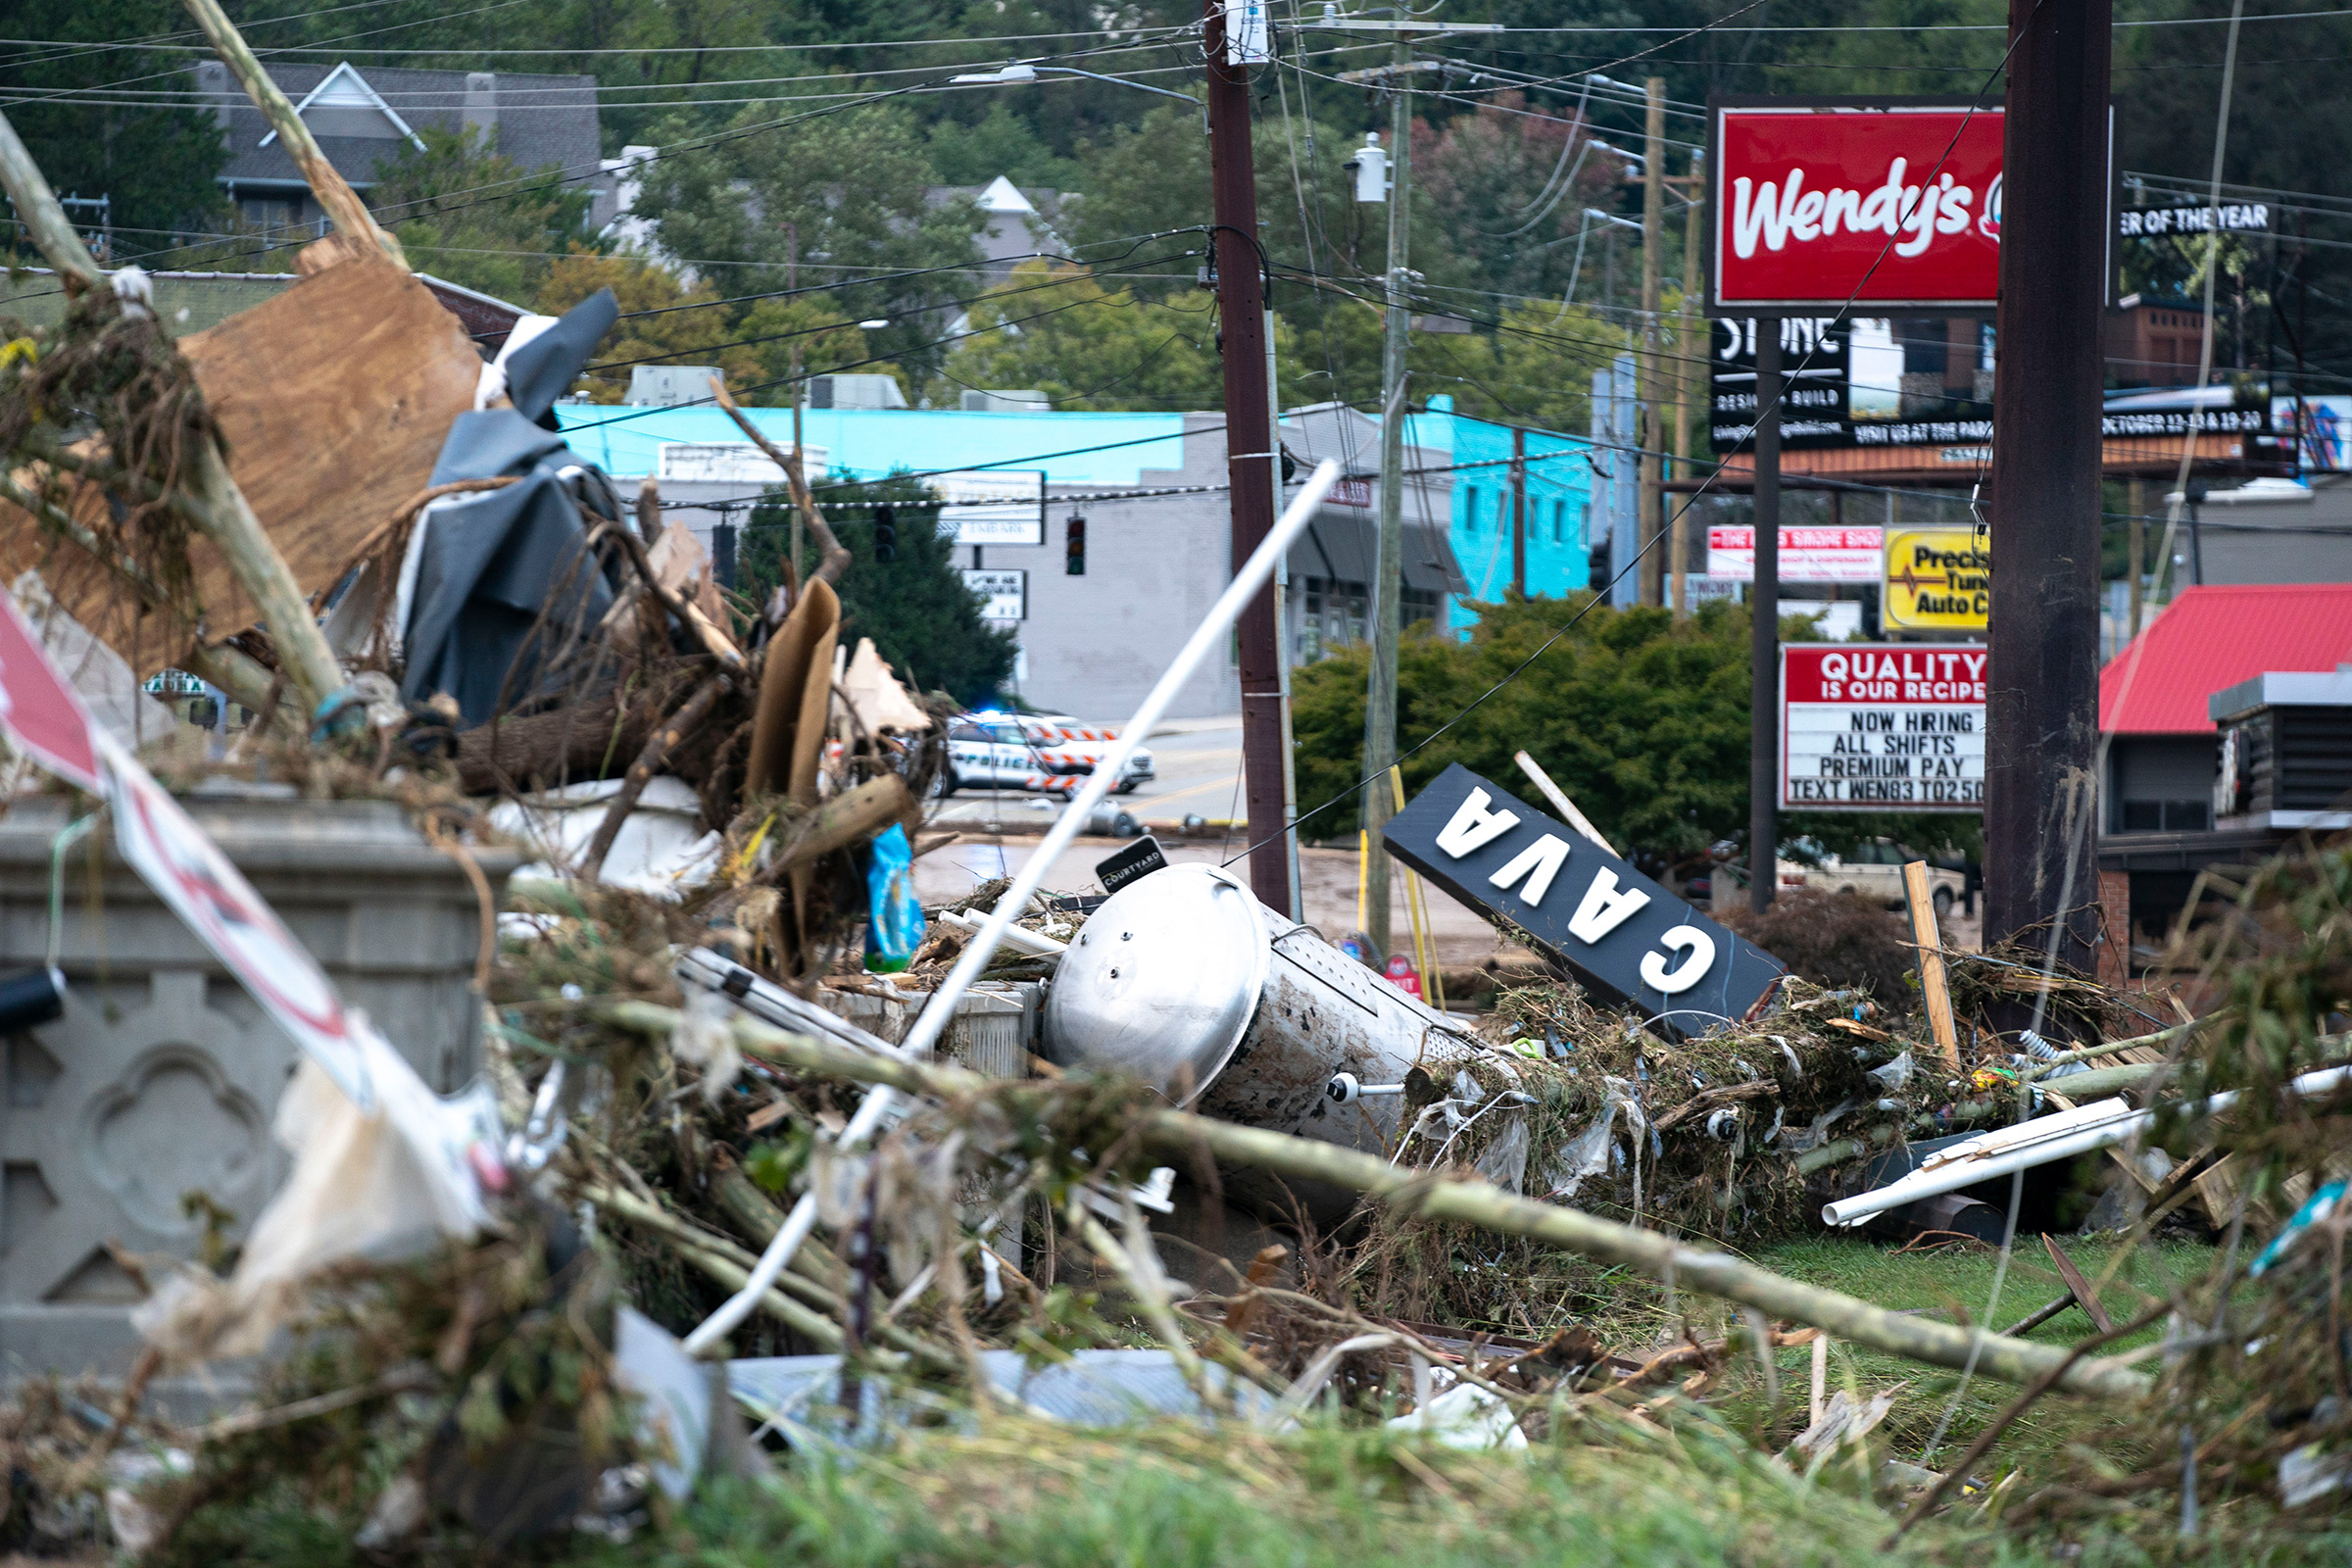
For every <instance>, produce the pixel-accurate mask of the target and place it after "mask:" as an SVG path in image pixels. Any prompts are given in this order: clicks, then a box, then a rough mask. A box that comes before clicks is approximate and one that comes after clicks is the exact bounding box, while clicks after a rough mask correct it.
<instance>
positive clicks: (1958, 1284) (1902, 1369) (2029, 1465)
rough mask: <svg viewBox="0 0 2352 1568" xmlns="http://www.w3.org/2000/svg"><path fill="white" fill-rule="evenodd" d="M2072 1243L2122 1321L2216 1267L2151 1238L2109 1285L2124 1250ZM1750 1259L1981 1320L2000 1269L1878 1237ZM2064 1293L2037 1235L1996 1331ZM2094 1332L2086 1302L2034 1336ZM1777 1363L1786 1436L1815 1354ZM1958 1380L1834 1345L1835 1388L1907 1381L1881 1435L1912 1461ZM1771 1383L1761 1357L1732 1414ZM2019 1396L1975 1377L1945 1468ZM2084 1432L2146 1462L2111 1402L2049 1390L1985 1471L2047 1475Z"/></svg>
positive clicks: (1778, 1248) (2131, 1343) (2022, 1250)
mask: <svg viewBox="0 0 2352 1568" xmlns="http://www.w3.org/2000/svg"><path fill="white" fill-rule="evenodd" d="M2062 1245H2063V1246H2064V1247H2065V1249H2066V1252H2067V1255H2068V1256H2069V1257H2070V1258H2072V1259H2073V1260H2074V1263H2075V1266H2076V1267H2077V1268H2079V1269H2081V1270H2082V1274H2083V1277H2084V1278H2085V1279H2087V1280H2088V1281H2089V1282H2090V1283H2091V1285H2092V1286H2093V1287H2094V1289H2097V1290H2098V1294H2099V1299H2100V1302H2101V1304H2102V1305H2104V1306H2105V1307H2106V1309H2107V1312H2108V1315H2109V1316H2110V1317H2111V1318H2113V1319H2114V1320H2115V1321H2117V1322H2118V1323H2126V1322H2129V1321H2131V1319H2132V1318H2133V1317H2136V1316H2138V1315H2139V1313H2140V1311H2141V1310H2142V1308H2143V1306H2144V1305H2145V1304H2150V1303H2151V1299H2152V1298H2153V1297H2157V1296H2161V1295H2163V1294H2165V1292H2166V1291H2167V1290H2168V1289H2170V1287H2171V1286H2172V1285H2173V1284H2175V1283H2176V1282H2187V1281H2192V1280H2195V1279H2198V1278H2201V1277H2202V1276H2203V1275H2204V1274H2205V1273H2206V1272H2207V1271H2208V1270H2210V1269H2211V1268H2212V1266H2213V1263H2214V1251H2213V1249H2211V1248H2209V1247H2205V1246H2201V1245H2198V1244H2196V1243H2187V1242H2159V1243H2147V1244H2142V1245H2141V1246H2139V1247H2138V1248H2135V1249H2133V1250H2131V1251H2130V1253H2129V1254H2128V1255H2126V1256H2125V1257H2124V1260H2123V1264H2122V1266H2121V1268H2119V1269H2118V1270H2117V1272H2116V1275H2115V1278H2114V1280H2113V1282H2112V1283H2111V1284H2108V1285H2105V1286H2103V1287H2102V1286H2101V1284H2100V1282H2101V1280H2102V1279H2103V1278H2104V1277H2105V1275H2106V1271H2107V1270H2108V1268H2109V1267H2110V1266H2111V1264H2113V1262H2114V1260H2115V1258H2116V1255H2117V1253H2118V1251H2119V1250H2120V1249H2119V1248H2118V1247H2117V1246H2116V1244H2114V1243H2111V1242H2091V1241H2083V1242H2076V1241H2073V1240H2071V1239H2069V1240H2067V1241H2065V1242H2063V1243H2062ZM1749 1256H1750V1259H1751V1260H1752V1261H1753V1262H1755V1263H1756V1264H1758V1265H1759V1266H1760V1267H1763V1268H1768V1269H1771V1270H1773V1271H1774V1272H1776V1273H1780V1274H1786V1275H1788V1276H1789V1278H1791V1279H1795V1280H1801V1281H1803V1282H1804V1283H1806V1284H1808V1285H1818V1286H1822V1287H1824V1288H1826V1289H1830V1290H1836V1291H1842V1292H1844V1293H1845V1294H1847V1295H1849V1296H1857V1297H1860V1298H1861V1299H1864V1300H1866V1301H1869V1302H1871V1303H1873V1304H1874V1305H1878V1306H1883V1307H1887V1308H1888V1309H1890V1310H1896V1311H1901V1310H1906V1309H1911V1308H1919V1307H1927V1308H1940V1309H1944V1310H1946V1311H1948V1310H1950V1309H1952V1308H1955V1307H1957V1308H1959V1309H1960V1310H1963V1311H1965V1312H1966V1313H1967V1315H1968V1317H1969V1320H1970V1321H1972V1322H1973V1321H1978V1320H1982V1319H1984V1317H1985V1307H1986V1305H1987V1303H1988V1301H1989V1299H1990V1295H1991V1289H1992V1279H1993V1273H1994V1270H1995V1268H1996V1266H1997V1264H1998V1256H1997V1254H1996V1253H1995V1252H1993V1251H1992V1250H1990V1249H1985V1248H1975V1247H1966V1248H1964V1247H1958V1246H1955V1247H1949V1248H1943V1249H1939V1250H1936V1251H1931V1252H1902V1253H1897V1252H1895V1251H1894V1250H1891V1249H1890V1248H1887V1247H1886V1246H1883V1245H1881V1244H1879V1243H1876V1242H1871V1241H1867V1240H1863V1239H1860V1238H1849V1237H1831V1236H1820V1237H1805V1238H1801V1239H1799V1240H1795V1241H1789V1242H1782V1243H1778V1244H1775V1245H1773V1246H1770V1247H1765V1248H1760V1249H1758V1250H1755V1251H1754V1252H1752V1253H1750V1254H1749ZM2065 1289H2066V1287H2065V1283H2064V1282H2063V1281H2062V1280H2060V1278H2059V1277H2058V1271H2057V1270H2056V1269H2055V1268H2054V1267H2052V1266H2051V1264H2050V1259H2049V1256H2048V1254H2047V1253H2046V1252H2044V1251H2043V1250H2042V1248H2041V1244H2040V1242H2039V1240H2038V1239H2034V1238H2021V1239H2020V1245H2019V1246H2018V1247H2017V1248H2016V1249H2014V1250H2013V1251H2012V1253H2011V1255H2010V1259H2009V1268H2008V1273H2007V1276H2006V1278H2005V1279H2004V1280H2003V1281H2002V1286H2001V1296H2000V1301H1999V1304H1998V1306H1997V1307H1996V1308H1995V1309H1994V1311H1993V1313H1992V1327H1994V1328H1996V1329H1997V1328H2007V1327H2008V1326H2009V1325H2010V1324H2012V1323H2015V1322H2017V1321H2018V1320H2019V1319H2021V1318H2023V1317H2025V1316H2026V1315H2027V1314H2028V1313H2030V1312H2032V1311H2034V1309H2035V1308H2037V1307H2039V1306H2041V1305H2042V1304H2043V1303H2044V1302H2046V1301H2049V1300H2051V1299H2055V1298H2056V1297H2058V1296H2060V1295H2062V1294H2063V1293H2064V1291H2065ZM1715 1310H1717V1311H1720V1308H1716V1309H1715ZM1947 1321H1948V1319H1947ZM2094 1332H2096V1331H2095V1329H2094V1327H2093V1325H2092V1324H2091V1321H2090V1319H2089V1318H2088V1317H2086V1316H2085V1315H2083V1313H2082V1310H2081V1309H2080V1308H2077V1307H2070V1308H2069V1309H2068V1310H2066V1311H2064V1312H2061V1313H2059V1314H2058V1316H2057V1317H2055V1318H2053V1319H2051V1320H2050V1321H2049V1322H2048V1323H2045V1324H2043V1325H2042V1326H2041V1327H2040V1328H2038V1329H2035V1330H2034V1332H2033V1333H2031V1334H2029V1335H2027V1336H2026V1338H2027V1339H2029V1340H2032V1341H2034V1342H2037V1343H2040V1344H2045V1345H2060V1346H2064V1345H2072V1344H2074V1343H2076V1342H2077V1341H2079V1340H2082V1339H2085V1338H2087V1337H2089V1336H2090V1335H2091V1334H2092V1333H2094ZM2161 1332H2162V1330H2161V1326H2150V1327H2148V1328H2145V1329H2142V1330H2140V1331H2139V1332H2138V1333H2136V1334H2134V1335H2131V1336H2130V1337H2128V1338H2126V1339H2122V1340H2119V1341H2117V1342H2116V1344H2115V1346H2114V1349H2116V1350H2128V1349H2133V1348H2138V1347H2140V1346H2142V1345H2147V1344H2152V1343H2154V1341H2155V1340H2156V1339H2157V1338H2158V1337H2159V1335H2160V1334H2161ZM2103 1353H2104V1352H2103ZM1776 1359H1777V1362H1778V1365H1779V1367H1780V1371H1781V1378H1782V1384H1783V1391H1784V1402H1785V1403H1787V1404H1788V1405H1789V1406H1790V1408H1789V1409H1788V1410H1787V1411H1785V1412H1784V1413H1783V1415H1782V1416H1781V1417H1780V1418H1779V1419H1778V1420H1776V1421H1774V1422H1771V1423H1769V1436H1770V1437H1773V1438H1778V1439H1780V1440H1781V1441H1783V1442H1785V1441H1786V1439H1787V1438H1788V1437H1790V1436H1793V1435H1794V1433H1795V1431H1796V1430H1797V1429H1798V1428H1801V1427H1802V1426H1803V1424H1804V1416H1803V1407H1804V1403H1805V1399H1806V1395H1807V1392H1808V1391H1807V1384H1808V1382H1809V1380H1810V1377H1811V1367H1812V1352H1811V1350H1810V1349H1809V1348H1800V1349H1794V1350H1784V1351H1781V1352H1780V1353H1779V1355H1778V1357H1777V1358H1776ZM1960 1381H1961V1380H1960V1375H1959V1374H1958V1373H1956V1372H1950V1371H1946V1370H1944V1369H1942V1368H1940V1367H1930V1366H1923V1365H1921V1364H1920V1363H1918V1362H1916V1361H1909V1360H1905V1359H1903V1358H1901V1357H1898V1356H1891V1355H1882V1354H1879V1353H1877V1352H1875V1351H1870V1350H1865V1349H1862V1348H1859V1347H1855V1346H1849V1345H1843V1344H1839V1345H1837V1346H1835V1347H1833V1348H1832V1350H1831V1355H1830V1374H1829V1383H1830V1387H1831V1388H1832V1389H1838V1388H1841V1387H1850V1388H1852V1389H1853V1390H1854V1391H1855V1392H1856V1393H1858V1394H1864V1395H1867V1394H1872V1393H1876V1392H1878V1391H1880V1390H1882V1389H1885V1388H1887V1387H1888V1386H1890V1385H1892V1384H1895V1383H1901V1384H1904V1385H1905V1390H1904V1394H1903V1397H1901V1398H1899V1399H1897V1400H1896V1402H1895V1405H1894V1408H1893V1409H1892V1410H1891V1411H1889V1412H1888V1414H1887V1422H1886V1424H1885V1425H1884V1426H1883V1427H1881V1428H1880V1431H1879V1434H1878V1435H1879V1436H1880V1438H1881V1439H1882V1441H1883V1442H1884V1443H1885V1444H1886V1445H1887V1448H1888V1449H1889V1451H1891V1452H1893V1453H1895V1454H1898V1455H1900V1456H1901V1457H1904V1458H1909V1459H1914V1460H1917V1459H1919V1458H1920V1457H1921V1456H1922V1449H1923V1446H1924V1445H1925V1444H1926V1443H1927V1442H1928V1441H1929V1440H1930V1438H1931V1437H1932V1436H1933V1435H1934V1433H1935V1430H1936V1425H1937V1424H1938V1422H1940V1421H1942V1419H1943V1416H1944V1411H1945V1409H1946V1407H1947V1406H1948V1405H1949V1404H1950V1402H1951V1396H1952V1393H1953V1391H1954V1390H1955V1389H1957V1388H1958V1387H1959V1385H1960ZM1761 1382H1762V1380H1761V1378H1760V1377H1758V1376H1756V1375H1755V1369H1754V1367H1753V1365H1752V1363H1751V1364H1749V1365H1747V1366H1745V1367H1743V1368H1742V1383H1741V1388H1742V1391H1743V1394H1744V1395H1745V1396H1747V1397H1743V1398H1741V1399H1740V1400H1739V1401H1737V1402H1736V1403H1735V1406H1734V1409H1733V1411H1732V1412H1731V1413H1730V1414H1731V1418H1733V1419H1739V1418H1740V1417H1745V1418H1746V1419H1747V1420H1748V1421H1750V1422H1753V1421H1754V1420H1755V1418H1756V1417H1757V1416H1758V1415H1759V1414H1760V1413H1761V1412H1760V1409H1759V1407H1760V1405H1761V1403H1762V1401H1761V1398H1760V1397H1759V1396H1760V1393H1761ZM2018 1393H2019V1390H2018V1389H2017V1388H2015V1387H2014V1386H2012V1385H2009V1384H2005V1383H1998V1382H1994V1381H1992V1380H1990V1379H1987V1378H1982V1377H1978V1378H1972V1379H1970V1380H1969V1385H1968V1389H1967V1392H1966V1393H1965V1394H1963V1395H1962V1396H1961V1398H1960V1402H1959V1405H1958V1408H1957V1409H1956V1410H1955V1411H1954V1412H1953V1414H1952V1417H1951V1421H1950V1425H1949V1428H1948V1430H1947V1432H1946V1435H1945V1438H1944V1445H1943V1448H1942V1450H1941V1451H1940V1452H1939V1453H1938V1454H1937V1455H1936V1456H1935V1457H1936V1458H1937V1459H1938V1460H1940V1461H1941V1462H1942V1463H1949V1462H1950V1461H1951V1460H1953V1459H1955V1458H1957V1457H1958V1456H1959V1452H1960V1451H1961V1450H1962V1449H1964V1448H1965V1447H1966V1446H1967V1445H1968V1444H1969V1443H1970V1442H1972V1441H1973V1440H1974V1439H1975V1437H1976V1434H1977V1432H1978V1431H1979V1430H1980V1429H1981V1428H1982V1427H1983V1426H1984V1425H1985V1422H1987V1421H1989V1420H1991V1419H1992V1418H1993V1417H1994V1416H1995V1415H1997V1414H1998V1413H1999V1412H2000V1411H2001V1410H2002V1409H2004V1408H2005V1407H2007V1406H2008V1404H2009V1403H2010V1402H2011V1401H2012V1400H2013V1399H2015V1398H2016V1397H2017V1395H2018ZM1764 1435H1765V1434H1763V1433H1759V1436H1764ZM2084 1437H2088V1438H2090V1439H2091V1440H2093V1441H2095V1443H2096V1444H2097V1446H2100V1447H2101V1448H2102V1450H2104V1451H2106V1452H2108V1453H2110V1454H2111V1456H2112V1457H2114V1458H2115V1459H2116V1460H2118V1461H2119V1462H2124V1463H2129V1462H2131V1460H2132V1459H2133V1458H2135V1457H2137V1451H2136V1450H2137V1447H2138V1443H2137V1438H2136V1435H2135V1434H2132V1433H2131V1432H2129V1431H2123V1432H2119V1431H2117V1430H2116V1429H2115V1427H2114V1424H2113V1417H2112V1413H2111V1412H2110V1411H2109V1410H2108V1409H2107V1408H2105V1407H2104V1406H2102V1405H2100V1404H2098V1403H2094V1402H2092V1401H2089V1400H2083V1399H2075V1398H2066V1397H2050V1398H2045V1399H2042V1400H2039V1401H2037V1402H2036V1403H2035V1404H2034V1407H2033V1408H2032V1409H2030V1410H2028V1411H2027V1412H2026V1414H2025V1415H2023V1416H2022V1417H2020V1418H2019V1419H2018V1421H2017V1422H2016V1423H2015V1424H2014V1425H2012V1426H2011V1427H2010V1428H2009V1430H2008V1431H2007V1432H2006V1433H2005V1434H2004V1435H2003V1437H2002V1439H2001V1441H2000V1443H1999V1444H1998V1445H1997V1446H1995V1447H1994V1449H1993V1450H1992V1452H1991V1453H1990V1454H1988V1455H1987V1456H1986V1460H1985V1465H1984V1466H1982V1467H1980V1473H1982V1471H1983V1469H1985V1468H1992V1469H2004V1468H2010V1467H2022V1468H2024V1469H2025V1470H2026V1471H2027V1472H2028V1474H2029V1476H2031V1475H2033V1474H2034V1473H2036V1472H2041V1471H2046V1469H2047V1466H2048V1462H2049V1461H2050V1460H2051V1459H2052V1458H2053V1457H2054V1456H2055V1454H2056V1452H2057V1450H2058V1449H2059V1448H2060V1447H2061V1446H2064V1445H2065V1444H2066V1443H2068V1442H2072V1441H2076V1440H2077V1439H2079V1438H2084ZM1768 1441H1769V1439H1768ZM1937 1468H1940V1464H1939V1465H1938V1466H1937Z"/></svg>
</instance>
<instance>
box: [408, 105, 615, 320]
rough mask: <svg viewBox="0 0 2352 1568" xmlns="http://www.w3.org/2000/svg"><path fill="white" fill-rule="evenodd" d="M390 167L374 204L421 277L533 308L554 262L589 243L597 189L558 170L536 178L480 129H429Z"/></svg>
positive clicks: (548, 169)
mask: <svg viewBox="0 0 2352 1568" xmlns="http://www.w3.org/2000/svg"><path fill="white" fill-rule="evenodd" d="M418 134H419V135H420V136H421V137H422V139H423V141H424V147H423V150H422V151H419V150H417V148H416V147H415V146H413V145H411V144H410V143H408V142H402V143H401V144H400V156H399V157H397V158H396V159H394V160H393V161H392V162H390V163H389V164H386V165H384V166H383V168H382V170H381V171H380V177H379V179H378V180H377V183H376V186H375V188H374V189H373V190H371V191H369V192H368V203H369V205H370V206H371V207H372V208H374V210H375V213H376V217H377V221H380V222H383V223H387V224H389V225H391V227H392V229H393V231H394V232H395V233H396V234H398V235H399V237H400V243H401V247H402V249H404V250H405V251H407V253H408V256H409V264H410V265H411V266H412V267H415V268H417V269H418V270H421V271H428V272H431V273H433V274H434V275H436V276H439V277H444V278H447V279H448V280H449V281H450V282H452V283H462V284H464V285H465V286H466V287H467V288H474V289H480V290H481V291H482V292H483V293H485V294H495V295H497V296H498V297H499V298H500V299H504V300H511V301H514V302H515V303H517V304H527V303H529V302H530V301H531V300H533V299H535V298H536V297H537V296H538V294H539V291H540V290H541V288H542V287H544V286H545V284H546V281H547V277H548V273H549V272H550V270H552V269H553V267H554V264H555V260H556V258H557V257H558V256H560V255H562V254H563V253H564V251H565V250H566V249H569V248H572V247H576V246H578V245H580V243H581V240H582V229H583V228H584V226H585V224H586V221H587V218H588V208H589V204H590V200H591V198H590V196H589V194H588V192H587V191H586V190H585V189H583V188H582V187H581V186H579V185H577V184H565V183H564V181H563V171H562V170H560V169H556V168H553V167H550V168H547V169H542V170H539V171H537V172H526V171H525V170H524V169H523V168H522V166H521V165H519V164H517V163H515V160H513V159H512V158H508V157H506V156H504V155H502V154H500V153H498V152H497V151H495V150H494V149H493V148H492V147H491V146H490V145H489V143H488V140H487V138H486V137H485V136H484V135H483V133H482V130H481V128H480V127H479V126H473V125H468V126H466V127H465V128H464V129H463V130H459V131H451V130H446V129H443V128H442V127H440V126H437V125H428V126H426V127H424V128H423V129H422V130H421V131H420V132H418Z"/></svg>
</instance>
